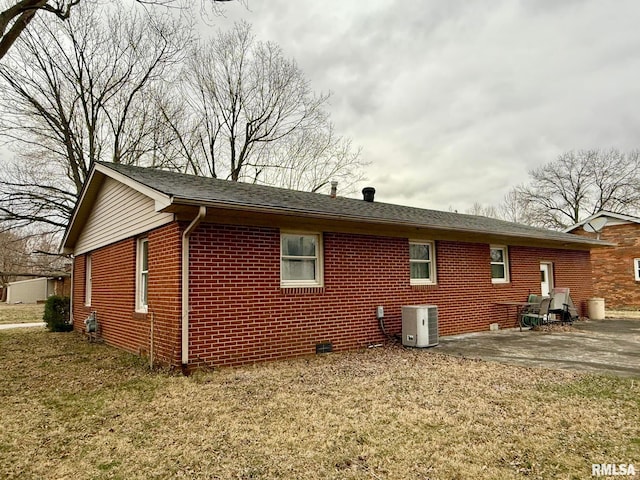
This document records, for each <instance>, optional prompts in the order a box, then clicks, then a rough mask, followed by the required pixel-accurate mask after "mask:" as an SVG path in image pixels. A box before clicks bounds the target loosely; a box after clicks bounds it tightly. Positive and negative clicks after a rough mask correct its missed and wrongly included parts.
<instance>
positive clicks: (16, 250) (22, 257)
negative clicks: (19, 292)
mask: <svg viewBox="0 0 640 480" xmlns="http://www.w3.org/2000/svg"><path fill="white" fill-rule="evenodd" d="M26 249H27V247H26V240H25V239H23V238H21V237H20V236H18V235H16V234H15V233H14V232H11V231H9V230H5V231H1V232H0V302H6V301H7V286H8V284H9V282H11V281H13V280H14V278H13V276H12V275H11V274H12V273H14V272H17V271H20V270H21V269H22V268H23V266H24V265H25V264H26V257H27V255H26Z"/></svg>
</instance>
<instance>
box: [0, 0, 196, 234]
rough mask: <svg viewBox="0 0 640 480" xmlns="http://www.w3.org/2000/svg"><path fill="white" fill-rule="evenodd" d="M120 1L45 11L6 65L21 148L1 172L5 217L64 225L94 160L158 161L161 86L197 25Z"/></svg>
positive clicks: (11, 117) (7, 110) (5, 128)
mask: <svg viewBox="0 0 640 480" xmlns="http://www.w3.org/2000/svg"><path fill="white" fill-rule="evenodd" d="M114 5H115V2H111V3H110V4H109V5H108V6H106V7H104V9H101V10H99V9H95V8H85V7H84V6H82V5H81V6H78V7H76V14H75V15H74V16H73V18H71V19H70V20H69V21H67V22H60V23H56V22H50V23H44V22H42V21H40V20H36V21H35V22H36V23H38V24H39V25H38V26H37V28H35V29H34V30H33V32H27V33H26V34H25V35H23V37H22V38H21V39H20V41H19V43H18V44H16V48H15V49H14V50H13V51H12V53H11V55H10V57H7V59H9V61H5V62H3V64H2V65H0V78H1V79H2V80H3V82H4V84H5V87H6V88H5V92H6V94H5V96H4V97H3V98H2V99H0V108H1V109H2V111H3V114H2V118H1V119H0V124H1V125H2V133H3V135H4V136H5V137H6V138H9V139H10V140H11V141H12V144H13V146H14V148H15V149H16V150H17V151H18V155H17V156H16V160H15V161H14V163H13V165H8V166H7V168H6V170H5V171H4V172H2V173H0V220H3V219H4V220H11V221H13V222H18V223H19V224H21V225H26V224H30V223H31V222H38V223H40V224H46V225H49V227H50V228H52V229H61V228H64V227H65V226H66V224H67V221H68V219H69V218H70V215H71V212H72V209H73V205H74V204H75V200H76V198H77V195H78V193H79V192H80V190H81V188H82V185H83V182H84V180H85V178H86V176H87V174H88V171H89V169H90V165H91V164H92V163H93V162H95V161H97V160H110V161H113V162H116V163H129V164H131V163H141V162H142V163H144V162H146V163H151V162H153V161H154V159H155V156H154V155H153V152H154V150H155V149H156V148H157V145H156V140H157V133H156V130H157V127H158V125H157V119H158V115H157V113H155V112H154V111H153V110H152V109H153V108H154V105H155V103H154V101H153V100H152V97H151V95H152V90H153V88H154V86H155V85H156V84H158V83H161V82H162V81H164V79H166V78H169V77H170V72H171V69H173V68H174V66H175V65H177V64H178V63H179V62H181V61H182V59H183V52H184V50H185V48H186V46H188V44H189V42H190V38H191V37H190V30H189V29H188V28H184V27H183V25H181V24H179V23H178V22H176V21H175V20H172V19H170V18H169V17H168V16H165V17H160V16H155V17H154V16H150V15H148V14H146V13H145V14H142V13H141V12H139V11H138V10H136V9H129V10H127V9H124V8H123V7H122V6H117V7H116V6H114ZM40 23H41V24H40ZM7 59H5V60H7Z"/></svg>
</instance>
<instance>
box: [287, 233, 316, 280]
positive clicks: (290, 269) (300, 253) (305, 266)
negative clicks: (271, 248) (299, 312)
mask: <svg viewBox="0 0 640 480" xmlns="http://www.w3.org/2000/svg"><path fill="white" fill-rule="evenodd" d="M322 281H323V280H322V236H321V235H320V234H317V233H313V234H309V233H282V234H281V235H280V284H281V285H282V286H283V287H320V286H322Z"/></svg>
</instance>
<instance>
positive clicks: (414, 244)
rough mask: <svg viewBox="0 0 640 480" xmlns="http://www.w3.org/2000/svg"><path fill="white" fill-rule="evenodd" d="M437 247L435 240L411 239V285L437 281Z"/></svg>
mask: <svg viewBox="0 0 640 480" xmlns="http://www.w3.org/2000/svg"><path fill="white" fill-rule="evenodd" d="M434 252H435V248H434V243H433V242H423V241H410V242H409V265H410V267H411V278H410V283H411V285H428V284H431V283H436V263H435V255H434Z"/></svg>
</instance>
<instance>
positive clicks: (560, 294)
mask: <svg viewBox="0 0 640 480" xmlns="http://www.w3.org/2000/svg"><path fill="white" fill-rule="evenodd" d="M549 313H553V314H556V315H557V316H559V317H560V323H569V324H571V323H573V322H574V320H577V319H578V311H577V310H576V308H575V306H574V305H573V301H572V300H571V295H570V294H569V289H568V288H554V289H553V290H552V291H551V306H550V307H549Z"/></svg>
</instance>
